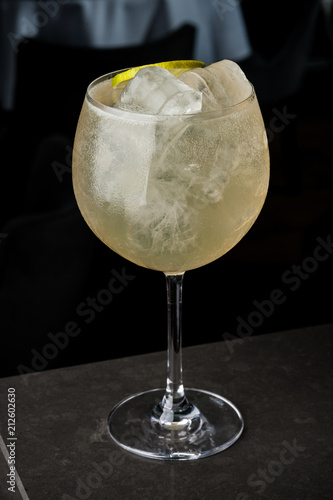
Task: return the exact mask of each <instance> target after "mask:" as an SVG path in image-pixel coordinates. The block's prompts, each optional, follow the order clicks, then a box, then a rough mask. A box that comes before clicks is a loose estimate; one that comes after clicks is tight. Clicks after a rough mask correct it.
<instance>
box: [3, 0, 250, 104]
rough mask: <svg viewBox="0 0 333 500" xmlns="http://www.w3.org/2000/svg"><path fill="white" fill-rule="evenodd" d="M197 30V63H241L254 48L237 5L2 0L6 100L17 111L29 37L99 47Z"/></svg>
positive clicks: (230, 0) (174, 0)
mask: <svg viewBox="0 0 333 500" xmlns="http://www.w3.org/2000/svg"><path fill="white" fill-rule="evenodd" d="M185 23H186V24H192V25H193V26H194V27H195V28H196V33H197V36H196V44H195V51H194V58H195V59H198V60H200V61H204V62H205V63H206V64H210V63H212V62H214V61H218V60H221V59H223V58H228V59H232V60H234V61H240V60H242V59H245V58H246V57H248V56H250V55H251V53H252V50H251V45H250V42H249V38H248V35H247V30H246V26H245V23H244V20H243V16H242V11H241V8H240V2H235V1H234V0H2V1H1V3H0V64H1V73H0V75H1V76H0V100H1V104H2V107H3V108H4V109H11V108H12V107H13V99H14V87H15V61H16V55H17V53H18V51H19V50H20V44H21V43H24V40H25V39H26V38H31V37H36V38H38V39H40V40H44V41H52V42H56V43H62V44H70V45H76V46H77V45H80V46H86V47H96V48H102V47H103V48H112V47H114V48H115V47H126V46H128V45H139V44H142V43H146V42H150V41H153V40H154V39H157V38H160V37H163V36H165V35H167V34H168V33H169V32H170V31H171V30H174V29H176V28H178V27H180V26H181V25H183V24H185Z"/></svg>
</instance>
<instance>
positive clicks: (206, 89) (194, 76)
mask: <svg viewBox="0 0 333 500" xmlns="http://www.w3.org/2000/svg"><path fill="white" fill-rule="evenodd" d="M179 79H180V80H181V81H183V82H184V83H186V84H187V85H189V86H190V87H192V88H193V89H195V90H199V91H200V92H202V95H203V99H202V111H210V110H213V109H217V108H219V107H227V106H232V105H234V104H237V103H239V102H241V101H244V100H245V99H246V98H247V97H248V96H249V95H250V93H251V84H250V82H249V81H248V80H247V78H246V76H245V74H244V73H243V71H242V70H241V68H240V67H239V66H238V64H236V63H235V62H233V61H229V60H227V59H224V60H223V61H219V62H216V63H214V64H211V65H210V66H207V67H206V68H195V69H193V70H190V71H186V72H184V73H183V74H182V75H181V76H180V77H179Z"/></svg>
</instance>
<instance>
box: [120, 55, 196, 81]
mask: <svg viewBox="0 0 333 500" xmlns="http://www.w3.org/2000/svg"><path fill="white" fill-rule="evenodd" d="M148 66H160V67H161V68H165V69H168V70H169V71H170V73H172V74H173V75H174V76H176V77H178V76H179V75H181V74H182V73H184V71H188V70H189V69H193V68H204V67H205V63H203V62H201V61H193V60H184V61H166V62H160V63H154V64H145V65H144V66H136V67H135V68H131V69H128V70H127V71H123V72H122V73H118V74H117V75H116V76H114V77H113V78H112V87H117V86H118V85H119V84H120V83H122V82H126V83H127V81H128V80H131V79H132V78H133V77H134V76H135V75H136V74H137V72H138V71H139V69H142V68H147V67H148ZM122 86H125V85H124V84H123V85H122Z"/></svg>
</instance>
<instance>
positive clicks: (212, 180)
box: [73, 70, 269, 460]
mask: <svg viewBox="0 0 333 500" xmlns="http://www.w3.org/2000/svg"><path fill="white" fill-rule="evenodd" d="M122 71H124V70H121V71H119V72H114V73H110V74H107V75H104V76H102V77H100V78H98V79H97V80H95V81H94V82H92V83H91V84H90V85H89V87H88V89H87V93H86V96H85V100H84V103H83V107H82V111H81V115H80V119H79V123H78V127H77V132H76V137H75V145H74V154H73V182H74V191H75V196H76V199H77V203H78V206H79V208H80V210H81V213H82V215H83V217H84V219H85V220H86V222H87V223H88V225H89V226H90V228H91V229H92V231H93V232H94V233H95V234H96V235H97V236H98V237H99V238H100V239H101V240H102V241H103V242H104V243H105V244H106V245H108V246H109V247H110V248H111V249H112V250H114V251H115V252H117V253H118V254H120V255H122V256H123V257H125V258H126V259H128V260H130V261H131V262H134V263H136V264H138V265H140V266H143V267H146V268H150V269H154V270H158V271H162V272H163V273H164V274H165V277H166V285H167V305H168V328H167V329H168V354H167V380H166V388H163V389H153V390H148V391H145V392H141V393H139V394H134V395H132V396H130V397H127V398H126V399H124V400H123V401H121V402H120V403H119V404H117V405H116V406H115V408H113V410H112V411H111V413H110V415H109V418H108V429H109V432H110V434H111V436H112V438H113V439H114V440H115V441H116V442H117V443H118V444H119V445H120V446H122V447H123V448H124V449H126V450H128V451H130V452H132V453H135V454H138V455H141V456H144V457H148V458H154V459H165V460H171V459H173V460H193V459H197V458H201V457H206V456H209V455H212V454H215V453H218V452H220V451H222V450H224V449H225V448H227V447H229V446H230V445H232V444H233V443H234V442H235V441H236V440H237V439H238V438H239V436H240V435H241V433H242V431H243V426H244V423H243V418H242V416H241V413H240V412H239V410H238V409H237V408H236V407H235V406H234V404H233V403H231V402H230V401H228V400H227V399H225V398H224V397H222V396H219V395H217V394H214V393H212V392H209V391H206V390H200V389H184V385H183V377H182V331H181V329H182V285H183V276H184V273H185V272H186V271H188V270H190V269H195V268H198V267H201V266H204V265H206V264H208V263H210V262H212V261H214V260H216V259H218V258H219V257H221V256H222V255H223V254H225V253H226V252H227V251H228V250H229V249H231V248H232V247H233V246H234V245H235V244H236V243H237V242H238V241H239V240H240V239H241V238H242V237H243V236H244V235H245V234H246V233H247V231H248V230H249V229H250V227H251V226H252V224H253V223H254V221H255V219H256V218H257V216H258V214H259V212H260V210H261V208H262V206H263V203H264V200H265V197H266V193H267V189H268V179H269V154H268V146H267V138H266V133H265V128H264V123H263V120H262V116H261V113H260V109H259V105H258V102H257V98H256V95H255V92H254V89H253V88H252V90H251V91H250V92H249V95H248V96H247V98H246V99H245V100H242V101H241V102H238V103H237V104H235V105H233V106H230V107H225V108H222V109H216V110H213V111H209V112H204V113H203V112H199V113H194V114H186V115H183V114H181V115H172V116H170V115H150V114H142V113H135V112H130V111H124V110H121V109H115V108H114V107H112V104H113V103H114V101H115V99H116V97H117V96H115V91H114V89H112V85H111V82H112V79H113V77H114V76H115V75H116V74H118V73H120V72H122Z"/></svg>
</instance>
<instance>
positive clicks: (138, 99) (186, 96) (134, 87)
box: [115, 66, 202, 115]
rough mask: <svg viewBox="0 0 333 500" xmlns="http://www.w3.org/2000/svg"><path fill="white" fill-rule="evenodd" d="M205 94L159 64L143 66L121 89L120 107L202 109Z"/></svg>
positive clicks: (166, 111)
mask: <svg viewBox="0 0 333 500" xmlns="http://www.w3.org/2000/svg"><path fill="white" fill-rule="evenodd" d="M201 104H202V94H201V92H199V91H198V90H195V89H193V88H191V87H189V86H188V85H186V84H185V83H184V82H182V81H180V80H179V79H178V78H176V77H175V76H173V75H172V74H171V73H170V72H169V71H168V70H166V69H164V68H161V67H159V66H148V67H146V68H142V69H140V70H139V71H138V72H137V74H136V75H135V77H134V78H133V80H131V81H130V82H129V83H128V84H127V85H126V87H125V88H124V90H123V92H122V93H121V95H120V97H119V99H118V101H117V103H116V104H115V107H116V108H119V109H123V110H126V111H134V112H136V113H148V114H154V115H156V114H169V115H176V114H177V115H178V114H189V113H197V112H199V111H201Z"/></svg>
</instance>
